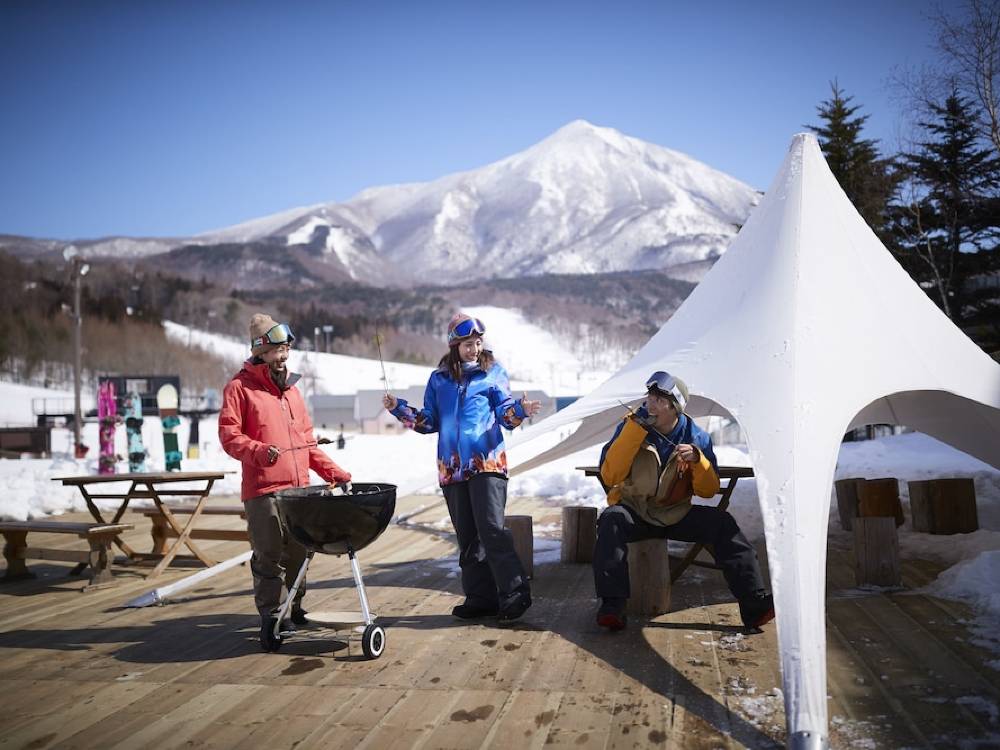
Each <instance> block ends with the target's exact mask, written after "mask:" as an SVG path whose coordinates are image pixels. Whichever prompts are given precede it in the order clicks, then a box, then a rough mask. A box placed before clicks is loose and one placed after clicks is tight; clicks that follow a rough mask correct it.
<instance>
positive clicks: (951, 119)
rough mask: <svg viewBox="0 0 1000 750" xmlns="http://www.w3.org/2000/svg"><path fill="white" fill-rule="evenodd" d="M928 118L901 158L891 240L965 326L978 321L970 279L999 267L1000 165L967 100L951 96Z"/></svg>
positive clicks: (919, 277)
mask: <svg viewBox="0 0 1000 750" xmlns="http://www.w3.org/2000/svg"><path fill="white" fill-rule="evenodd" d="M930 112H931V117H932V118H933V119H929V120H928V121H926V122H921V123H919V128H920V131H921V134H922V136H923V138H924V139H923V140H920V141H918V142H917V143H916V148H915V150H914V151H912V152H908V153H904V154H903V155H902V164H903V169H904V171H905V174H906V189H905V191H904V194H905V200H904V201H902V202H900V204H898V205H897V206H895V207H894V211H893V213H894V226H893V234H894V236H895V238H896V241H897V245H898V248H899V250H900V251H901V252H902V254H903V256H904V258H903V260H904V264H905V265H907V266H909V268H910V271H911V274H913V275H914V277H915V278H916V280H917V281H918V282H923V285H924V286H925V287H930V288H932V289H933V290H934V292H935V294H934V295H933V296H934V297H935V298H936V299H935V301H936V302H938V304H939V305H940V306H941V309H942V310H944V312H945V314H946V315H948V317H950V318H951V319H952V320H954V321H955V322H956V323H961V322H963V321H965V320H967V319H968V318H970V317H974V315H975V310H973V309H970V308H969V304H968V303H969V301H970V300H971V298H970V296H969V295H970V293H971V291H972V289H971V287H973V286H975V285H974V284H968V283H967V282H968V280H969V277H970V276H975V275H976V274H979V273H983V272H985V271H987V270H989V269H990V268H991V267H993V266H995V262H994V260H995V254H996V247H997V244H998V239H1000V159H997V158H996V157H995V156H994V155H993V149H992V148H991V147H989V146H986V145H985V144H984V142H983V141H982V140H981V138H980V135H979V133H978V132H977V122H976V112H975V109H974V107H973V105H972V103H971V102H970V101H969V100H968V99H967V98H965V97H963V96H961V95H959V94H958V93H956V92H954V91H953V92H952V93H951V94H950V95H949V96H948V97H947V99H945V101H944V103H943V104H932V105H930ZM906 256H908V257H906Z"/></svg>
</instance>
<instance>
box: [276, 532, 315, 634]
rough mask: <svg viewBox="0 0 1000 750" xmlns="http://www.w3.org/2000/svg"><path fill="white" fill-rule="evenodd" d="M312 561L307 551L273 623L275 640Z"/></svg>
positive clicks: (311, 556) (311, 554)
mask: <svg viewBox="0 0 1000 750" xmlns="http://www.w3.org/2000/svg"><path fill="white" fill-rule="evenodd" d="M312 559H313V551H312V550H309V551H308V552H307V553H306V559H305V560H303V561H302V567H301V568H299V574H298V575H297V576H295V583H293V584H292V590H291V591H289V592H288V596H286V597H285V601H284V602H283V603H282V605H281V609H279V610H278V619H277V620H275V622H274V637H275V638H277V637H278V634H279V633H280V632H281V623H283V622H284V621H285V618H286V617H288V613H289V611H291V609H292V602H294V601H295V595H296V594H297V593H298V591H299V586H301V585H302V580H303V579H304V578H305V577H306V571H307V570H309V563H310V562H311V561H312Z"/></svg>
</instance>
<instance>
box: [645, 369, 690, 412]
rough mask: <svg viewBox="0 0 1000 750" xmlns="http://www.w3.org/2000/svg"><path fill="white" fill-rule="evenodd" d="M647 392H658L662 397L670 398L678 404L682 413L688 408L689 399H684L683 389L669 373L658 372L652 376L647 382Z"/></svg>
mask: <svg viewBox="0 0 1000 750" xmlns="http://www.w3.org/2000/svg"><path fill="white" fill-rule="evenodd" d="M646 390H647V391H656V392H657V393H659V394H661V395H664V396H670V397H671V398H673V399H674V400H675V401H676V402H677V405H678V406H679V407H680V409H681V411H684V407H685V406H687V399H686V398H684V394H683V393H681V389H680V387H679V386H678V385H677V379H676V378H675V377H674V376H673V375H671V374H670V373H669V372H664V371H663V370H657V371H656V372H654V373H653V374H652V375H650V376H649V379H648V380H647V381H646Z"/></svg>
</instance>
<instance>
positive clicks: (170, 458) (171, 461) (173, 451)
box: [156, 383, 181, 471]
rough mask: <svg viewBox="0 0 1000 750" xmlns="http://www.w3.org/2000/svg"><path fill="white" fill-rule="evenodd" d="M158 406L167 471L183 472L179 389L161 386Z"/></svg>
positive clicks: (157, 395) (157, 397)
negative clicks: (178, 436)
mask: <svg viewBox="0 0 1000 750" xmlns="http://www.w3.org/2000/svg"><path fill="white" fill-rule="evenodd" d="M156 406H157V408H158V409H159V410H160V423H161V424H162V425H163V455H164V459H165V460H166V464H167V466H166V468H167V471H180V470H181V452H180V450H179V449H178V444H177V433H176V432H174V430H176V429H177V425H179V424H180V423H181V420H180V418H179V417H178V416H177V389H176V388H174V387H173V386H172V385H170V384H169V383H168V384H167V385H164V386H160V390H158V391H157V392H156Z"/></svg>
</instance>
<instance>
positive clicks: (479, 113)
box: [0, 0, 933, 238]
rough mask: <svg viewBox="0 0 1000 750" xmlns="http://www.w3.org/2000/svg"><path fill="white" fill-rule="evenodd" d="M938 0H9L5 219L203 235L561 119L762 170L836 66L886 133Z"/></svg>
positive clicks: (449, 165) (3, 54)
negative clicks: (900, 79) (900, 71)
mask: <svg viewBox="0 0 1000 750" xmlns="http://www.w3.org/2000/svg"><path fill="white" fill-rule="evenodd" d="M930 7H931V0H926V1H925V0H912V1H911V2H908V1H906V0H867V2H859V1H856V0H842V1H841V2H838V3H829V2H813V3H804V2H766V0H762V1H761V2H757V3H746V2H696V3H692V2H686V3H682V2H673V1H670V2H667V1H666V0H661V1H660V2H629V1H628V0H622V1H621V2H617V3H612V2H606V1H605V2H588V1H587V0H576V1H574V2H561V1H555V0H554V1H551V2H543V0H535V1H534V2H520V1H519V0H509V1H508V2H504V3H487V2H477V1H476V0H464V1H461V2H435V1H434V0H421V1H410V2H377V1H376V0H368V1H367V2H355V1H354V0H343V1H337V0H328V1H327V2H296V1H295V0H289V2H280V3H279V2H255V1H254V0H245V1H243V2H211V1H210V0H201V1H187V0H170V1H169V2H151V1H145V0H132V1H131V2H124V1H122V2H100V1H99V0H93V1H90V2H47V1H46V0H25V1H21V0H2V2H0V102H2V106H0V150H2V151H0V234H2V233H11V234H26V235H31V236H38V237H53V238H86V237H98V236H104V235H111V234H125V235H142V236H169V235H189V234H195V233H198V232H203V231H208V230H210V229H215V228H219V227H223V226H227V225H231V224H235V223H238V222H240V221H245V220H248V219H251V218H256V217H260V216H265V215H267V214H271V213H276V212H278V211H282V210H285V209H288V208H292V207H295V206H301V205H308V204H313V203H319V202H324V201H334V200H346V199H348V198H350V197H351V196H353V195H354V194H355V193H357V192H358V191H360V190H362V189H363V188H366V187H371V186H375V185H384V184H393V183H401V182H413V181H425V180H432V179H435V178H437V177H440V176H443V175H445V174H449V173H451V172H456V171H460V170H466V169H473V168H476V167H479V166H483V165H485V164H488V163H490V162H493V161H496V160H498V159H501V158H503V157H505V156H509V155H511V154H513V153H516V152H518V151H521V150H523V149H525V148H527V147H529V146H531V145H532V144H534V143H536V142H538V141H540V140H542V139H543V138H545V137H546V136H548V135H549V134H551V133H552V132H553V131H555V130H556V129H558V128H559V127H561V126H562V125H565V124H566V123H567V122H570V121H572V120H574V119H578V118H583V119H586V120H589V121H591V122H593V123H595V124H597V125H602V126H608V127H613V128H616V129H617V130H620V131H622V132H623V133H625V134H627V135H631V136H635V137H638V138H641V139H644V140H647V141H651V142H653V143H657V144H659V145H662V146H667V147H669V148H673V149H677V150H679V151H683V152H685V153H687V154H690V155H691V156H693V157H695V158H697V159H699V160H701V161H704V162H705V163H707V164H709V165H710V166H712V167H715V168H717V169H720V170H722V171H724V172H727V173H729V174H731V175H733V176H734V177H737V178H739V179H741V180H744V181H746V182H748V183H749V184H750V185H752V186H753V187H756V188H760V189H764V188H766V187H767V186H768V184H769V182H770V180H771V178H772V176H773V174H774V172H775V171H776V170H777V168H778V166H779V164H780V163H781V160H782V158H783V157H784V152H785V149H786V147H787V145H788V142H789V139H790V137H791V136H792V134H793V133H796V132H798V131H800V130H802V129H803V125H804V124H806V123H814V122H816V117H815V107H816V105H817V104H818V103H819V102H820V101H822V100H823V99H825V98H827V97H828V96H829V93H830V88H829V82H830V81H831V80H832V79H834V78H837V79H838V80H839V82H840V84H841V86H842V87H843V88H844V89H845V90H846V92H847V93H848V94H851V95H853V96H854V97H855V103H860V104H861V105H862V106H863V111H864V112H867V113H868V114H870V115H871V118H870V120H869V127H868V130H867V133H866V134H867V135H868V136H869V137H874V138H879V139H881V140H882V142H883V144H884V145H885V146H886V147H887V148H888V149H890V150H891V149H892V148H894V147H895V139H896V138H897V137H898V134H899V128H900V126H901V123H902V115H901V113H900V110H899V104H898V103H897V102H896V101H894V99H893V97H892V96H891V92H890V91H889V89H888V87H887V82H888V79H889V77H890V75H891V74H892V72H893V69H894V67H896V66H915V65H919V64H922V63H925V62H929V61H932V60H933V51H932V49H931V43H932V41H933V34H932V29H931V26H930V23H929V22H928V21H927V20H926V18H925V14H926V12H927V11H928V10H929V9H930Z"/></svg>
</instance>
